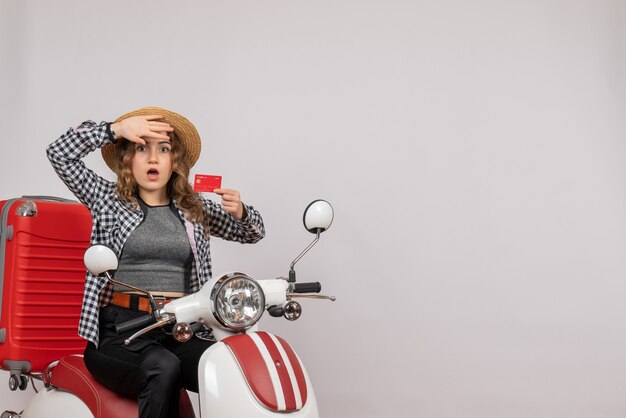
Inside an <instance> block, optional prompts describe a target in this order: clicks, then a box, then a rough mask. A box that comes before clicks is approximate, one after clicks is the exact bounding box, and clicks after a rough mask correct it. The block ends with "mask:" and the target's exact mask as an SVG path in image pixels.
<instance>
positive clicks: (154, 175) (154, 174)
mask: <svg viewBox="0 0 626 418" xmlns="http://www.w3.org/2000/svg"><path fill="white" fill-rule="evenodd" d="M158 178H159V170H157V169H156V168H151V169H150V170H148V180H156V179H158Z"/></svg>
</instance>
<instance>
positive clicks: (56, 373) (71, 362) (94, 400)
mask: <svg viewBox="0 0 626 418" xmlns="http://www.w3.org/2000/svg"><path fill="white" fill-rule="evenodd" d="M50 384H52V386H54V387H56V388H58V389H61V390H64V391H67V392H70V393H73V394H74V395H76V396H77V397H78V398H80V399H81V400H82V401H83V402H84V403H85V405H87V407H88V408H89V410H90V411H91V413H92V414H93V416H94V418H136V417H137V415H138V408H137V401H136V400H135V399H131V398H127V397H125V396H123V395H120V394H118V393H116V392H113V391H112V390H110V389H108V388H106V387H104V386H103V385H102V384H100V383H99V382H98V381H96V379H94V378H93V376H92V375H91V373H89V370H87V367H86V366H85V363H84V361H83V357H82V356H79V355H71V356H65V357H62V358H61V360H59V363H58V364H57V365H56V367H55V368H54V370H53V371H52V376H51V377H50ZM180 417H181V418H195V413H194V411H193V407H192V405H191V400H190V399H189V395H188V394H187V391H186V390H181V392H180Z"/></svg>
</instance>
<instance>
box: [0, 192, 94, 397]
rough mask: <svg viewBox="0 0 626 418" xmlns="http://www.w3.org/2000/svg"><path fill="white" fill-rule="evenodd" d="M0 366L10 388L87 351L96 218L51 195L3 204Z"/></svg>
mask: <svg viewBox="0 0 626 418" xmlns="http://www.w3.org/2000/svg"><path fill="white" fill-rule="evenodd" d="M0 208H1V209H2V212H1V213H2V218H1V223H0V233H1V236H0V308H1V309H0V367H1V368H2V369H4V370H9V371H10V372H11V380H10V383H11V386H12V388H13V389H14V387H13V386H15V385H16V384H20V383H21V384H22V385H24V384H25V378H24V377H21V375H22V373H38V372H42V371H43V370H44V369H45V367H46V365H48V364H49V363H50V362H52V361H55V360H57V359H59V358H60V357H62V356H64V355H66V354H72V353H82V351H83V349H84V347H85V340H83V339H82V338H80V337H79V336H78V333H77V331H78V319H79V316H80V309H81V304H82V295H83V288H84V283H85V266H84V264H83V253H84V251H85V249H86V248H87V247H88V246H89V237H90V233H91V215H90V213H89V210H87V208H86V207H85V206H83V205H81V204H80V203H76V202H72V201H68V200H65V199H57V198H49V197H23V198H18V199H10V200H3V201H0Z"/></svg>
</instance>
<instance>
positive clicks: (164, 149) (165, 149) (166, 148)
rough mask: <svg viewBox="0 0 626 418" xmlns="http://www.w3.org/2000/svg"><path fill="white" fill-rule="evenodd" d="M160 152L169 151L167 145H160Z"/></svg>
mask: <svg viewBox="0 0 626 418" xmlns="http://www.w3.org/2000/svg"><path fill="white" fill-rule="evenodd" d="M161 152H170V148H169V147H161Z"/></svg>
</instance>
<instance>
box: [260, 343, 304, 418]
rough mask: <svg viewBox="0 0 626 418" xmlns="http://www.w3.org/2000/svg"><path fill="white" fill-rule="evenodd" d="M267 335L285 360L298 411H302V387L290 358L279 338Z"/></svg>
mask: <svg viewBox="0 0 626 418" xmlns="http://www.w3.org/2000/svg"><path fill="white" fill-rule="evenodd" d="M267 335H269V336H270V338H271V339H272V341H274V344H275V345H276V348H278V352H279V353H280V356H281V357H282V358H283V364H284V365H285V366H286V367H287V373H288V374H289V380H291V386H292V387H293V392H294V394H295V395H296V409H297V410H300V409H302V396H301V395H300V386H299V385H298V379H296V374H295V373H294V371H293V366H292V365H291V362H290V361H289V357H287V353H286V352H285V349H284V348H283V345H282V344H281V343H280V341H278V338H276V336H274V335H273V334H270V333H269V332H268V333H267Z"/></svg>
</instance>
